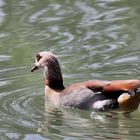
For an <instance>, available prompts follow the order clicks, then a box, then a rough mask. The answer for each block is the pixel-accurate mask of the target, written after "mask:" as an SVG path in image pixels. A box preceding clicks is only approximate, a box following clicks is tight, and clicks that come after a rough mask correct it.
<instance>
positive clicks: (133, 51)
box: [0, 0, 140, 140]
mask: <svg viewBox="0 0 140 140" xmlns="http://www.w3.org/2000/svg"><path fill="white" fill-rule="evenodd" d="M139 5H140V2H139V1H135V2H133V1H128V0H126V1H118V0H117V1H116V0H108V1H107V0H95V1H92V0H87V1H84V0H75V1H70V0H65V1H55V0H54V1H52V0H51V1H50V0H48V1H38V0H22V1H18V0H15V1H8V0H7V1H6V0H0V29H1V30H0V102H1V106H0V126H1V128H0V133H1V134H0V135H1V139H24V140H29V139H40V140H44V139H139V123H138V122H139V116H140V113H139V110H138V111H136V112H134V113H132V114H131V115H132V116H131V117H130V118H127V117H124V116H123V115H122V113H119V112H117V113H118V114H117V115H114V116H113V117H112V115H111V116H110V115H109V114H108V113H107V114H106V113H99V112H98V113H95V114H94V116H92V118H91V117H90V115H91V112H89V111H83V110H75V109H60V108H59V109H56V108H51V109H50V110H48V111H45V105H44V98H43V95H44V87H43V82H42V81H43V80H42V79H43V77H42V73H41V72H37V73H35V74H31V73H30V67H31V64H32V61H33V60H34V58H33V57H34V54H35V53H37V52H38V51H43V50H48V51H52V52H53V53H55V54H56V55H57V56H58V59H59V60H60V64H61V67H62V72H63V76H64V81H65V85H68V84H70V83H73V82H77V81H86V80H89V79H105V80H112V79H134V78H138V77H139V75H140V72H139V68H140V66H139V65H140V64H139V62H140V57H139V56H140V52H139V36H140V35H139V33H140V31H139V25H140V18H139V15H140V14H139V13H140V10H139V9H140V7H139ZM108 115H109V116H108ZM106 116H107V117H106Z"/></svg>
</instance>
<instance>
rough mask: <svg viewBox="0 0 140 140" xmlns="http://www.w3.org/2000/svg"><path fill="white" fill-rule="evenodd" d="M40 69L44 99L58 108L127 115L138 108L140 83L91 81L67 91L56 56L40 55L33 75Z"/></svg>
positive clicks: (136, 81)
mask: <svg viewBox="0 0 140 140" xmlns="http://www.w3.org/2000/svg"><path fill="white" fill-rule="evenodd" d="M41 67H42V68H43V70H44V76H45V96H47V97H48V98H49V100H50V101H51V102H52V103H53V104H54V105H56V106H69V107H76V108H80V109H95V110H107V109H115V108H120V109H122V110H125V111H133V110H135V109H137V108H138V106H139V103H140V80H114V81H101V80H90V81H86V82H81V83H75V84H72V85H70V86H68V87H64V85H63V78H62V73H61V68H60V65H59V62H58V59H57V57H56V56H55V55H54V54H52V53H51V52H40V53H38V54H37V55H36V62H35V64H34V66H33V68H32V69H31V71H32V72H33V71H35V70H37V69H39V68H41Z"/></svg>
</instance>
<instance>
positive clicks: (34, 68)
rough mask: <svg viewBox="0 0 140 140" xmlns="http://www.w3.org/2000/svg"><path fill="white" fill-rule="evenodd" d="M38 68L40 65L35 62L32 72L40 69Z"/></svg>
mask: <svg viewBox="0 0 140 140" xmlns="http://www.w3.org/2000/svg"><path fill="white" fill-rule="evenodd" d="M38 69H39V67H38V66H36V65H35V64H34V65H33V67H32V69H31V72H34V71H35V70H38Z"/></svg>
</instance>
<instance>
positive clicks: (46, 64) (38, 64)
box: [31, 51, 64, 89]
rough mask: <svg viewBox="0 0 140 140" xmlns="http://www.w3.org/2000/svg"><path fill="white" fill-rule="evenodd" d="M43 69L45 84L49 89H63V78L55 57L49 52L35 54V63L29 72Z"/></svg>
mask: <svg viewBox="0 0 140 140" xmlns="http://www.w3.org/2000/svg"><path fill="white" fill-rule="evenodd" d="M39 68H43V72H44V77H45V83H46V85H48V86H49V87H50V88H54V89H57V88H58V89H59V88H60V89H63V88H64V86H63V78H62V74H61V68H60V65H59V62H58V59H57V57H56V56H55V55H54V54H53V53H51V52H46V51H44V52H39V53H37V54H36V57H35V63H34V65H33V67H32V69H31V72H34V71H36V70H38V69H39Z"/></svg>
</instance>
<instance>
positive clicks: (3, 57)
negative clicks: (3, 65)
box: [0, 55, 12, 62]
mask: <svg viewBox="0 0 140 140" xmlns="http://www.w3.org/2000/svg"><path fill="white" fill-rule="evenodd" d="M11 57H12V56H8V55H0V62H3V61H8V60H10V59H11Z"/></svg>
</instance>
